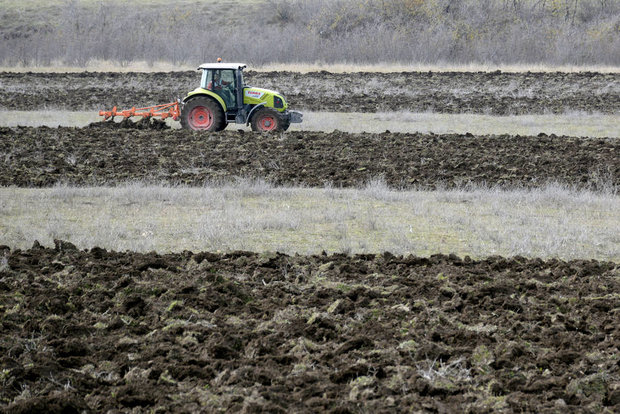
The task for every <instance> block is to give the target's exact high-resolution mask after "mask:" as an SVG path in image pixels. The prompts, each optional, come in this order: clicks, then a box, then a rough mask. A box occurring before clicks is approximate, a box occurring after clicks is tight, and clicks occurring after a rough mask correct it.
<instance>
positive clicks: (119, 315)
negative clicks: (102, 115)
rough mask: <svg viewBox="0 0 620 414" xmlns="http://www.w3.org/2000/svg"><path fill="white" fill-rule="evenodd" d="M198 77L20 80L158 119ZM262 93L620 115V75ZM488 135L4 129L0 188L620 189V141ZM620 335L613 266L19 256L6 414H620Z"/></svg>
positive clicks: (312, 105)
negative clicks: (161, 108)
mask: <svg viewBox="0 0 620 414" xmlns="http://www.w3.org/2000/svg"><path fill="white" fill-rule="evenodd" d="M198 81H199V79H198V74H197V73H193V72H176V73H146V74H145V73H129V74H120V73H81V74H33V73H0V109H19V110H40V109H66V110H96V109H99V108H111V107H112V106H114V105H118V106H124V107H131V106H136V105H141V104H143V105H149V104H156V103H163V102H170V101H172V100H174V99H176V98H177V97H179V96H183V95H184V94H185V93H186V92H187V91H189V90H190V89H193V88H194V87H196V86H197V83H198ZM248 83H251V84H253V85H256V86H261V87H266V88H273V89H276V90H280V91H282V93H283V94H284V95H285V96H286V97H287V99H288V100H289V103H290V104H291V107H293V108H295V109H297V108H299V109H304V108H305V109H311V110H316V111H319V110H322V111H325V110H327V111H343V112H347V111H348V112H374V111H395V110H404V111H412V112H416V111H428V110H432V111H436V112H445V113H488V114H541V113H563V112H566V111H569V112H570V111H586V112H601V113H610V114H617V113H619V111H620V74H598V73H570V74H563V73H499V72H498V73H398V74H381V73H359V74H332V73H327V72H317V73H309V74H295V73H286V72H283V73H276V72H265V73H258V72H249V73H248ZM134 126H135V125H134ZM141 126H144V125H141ZM156 126H157V127H161V125H160V124H157V125H156ZM471 132H472V133H474V134H469V133H468V134H465V135H436V134H419V133H416V134H398V133H391V132H389V131H386V132H385V133H381V134H349V133H343V132H339V131H334V132H333V133H324V132H288V133H286V134H278V135H275V136H266V135H259V134H254V133H248V132H239V131H234V128H230V130H229V131H225V132H223V133H217V134H201V133H194V132H189V131H183V130H169V129H161V128H160V129H158V128H146V129H136V128H133V129H130V128H120V125H119V124H100V123H98V124H92V125H91V126H90V127H87V128H46V127H38V128H30V127H28V128H26V127H18V128H0V185H1V186H23V187H46V186H51V185H54V184H55V183H59V182H62V183H66V184H70V185H114V184H118V183H121V182H126V181H133V180H144V181H150V182H156V183H160V182H168V183H182V184H188V185H202V184H204V183H205V182H209V181H218V180H223V181H228V180H231V179H232V178H234V177H238V176H242V177H256V178H261V179H266V180H268V181H270V182H272V183H273V184H276V185H304V186H325V185H333V186H334V187H351V186H359V185H363V184H364V183H365V182H367V181H369V180H371V179H373V178H376V177H383V179H385V181H386V182H387V183H388V184H389V185H391V186H395V187H405V188H409V187H418V188H422V189H435V188H439V187H448V188H450V187H457V186H462V185H465V184H468V183H475V184H483V185H498V186H505V187H511V186H525V187H535V186H539V185H541V184H544V183H546V182H549V181H555V182H560V183H566V184H569V185H573V186H575V187H577V188H588V189H595V190H596V189H598V188H599V187H600V186H604V187H605V188H606V189H607V190H609V189H610V188H612V189H613V188H614V186H615V188H617V186H618V185H620V143H619V141H618V137H610V138H607V139H590V138H575V137H565V136H562V137H558V136H555V135H544V134H541V135H539V136H508V135H502V136H492V135H490V136H482V135H475V132H476V131H471ZM86 202H88V201H86ZM3 206H4V204H3V203H2V200H0V220H5V219H6V220H8V218H7V217H6V215H3V214H4V213H5V212H6V210H5V209H4V207H3ZM6 214H8V212H7V213H6ZM0 224H1V223H0ZM0 227H1V226H0ZM54 237H56V236H54ZM58 237H62V236H58ZM3 243H6V242H3V240H2V239H1V238H0V245H1V244H3ZM103 247H105V246H103ZM619 321H620V270H619V268H618V265H617V264H615V263H611V262H598V261H594V260H579V261H571V262H565V261H561V260H548V261H543V260H541V259H536V258H523V257H514V258H502V257H497V256H493V257H489V258H486V259H483V260H471V259H470V258H469V257H464V258H459V257H456V256H454V255H450V256H443V255H433V256H430V257H428V258H421V257H415V256H412V255H408V256H394V255H393V254H391V253H388V252H386V253H383V254H367V255H355V256H351V255H344V254H342V255H326V254H323V255H315V256H300V255H295V256H287V255H283V254H278V253H261V254H258V253H251V252H227V253H208V252H202V253H192V252H189V251H183V252H181V253H175V254H168V255H159V254H157V253H155V252H153V253H149V254H139V253H135V252H130V251H127V252H124V253H120V252H113V251H107V250H105V249H104V248H99V247H96V248H93V249H91V250H83V251H82V250H78V249H77V248H76V247H75V246H74V245H72V244H71V243H70V242H69V241H59V240H56V241H55V247H54V248H46V247H42V246H41V245H40V244H39V243H38V242H34V245H33V247H32V248H31V249H28V250H17V249H14V248H11V247H10V246H0V411H2V412H7V413H30V412H47V413H61V412H62V413H78V412H156V413H164V412H247V413H251V412H269V413H278V412H281V413H288V412H331V413H360V412H405V411H406V412H409V411H414V412H435V413H446V412H592V413H594V412H610V413H611V412H620V354H619V353H618V338H619V336H620V323H619Z"/></svg>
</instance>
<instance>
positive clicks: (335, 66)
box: [0, 59, 620, 73]
mask: <svg viewBox="0 0 620 414" xmlns="http://www.w3.org/2000/svg"><path fill="white" fill-rule="evenodd" d="M201 63H204V62H198V61H197V62H194V64H187V63H182V64H174V63H172V62H162V61H157V62H152V63H148V62H146V61H135V62H130V63H127V64H125V65H120V64H119V63H118V62H114V61H102V60H97V59H93V60H91V61H89V62H88V63H87V64H86V65H85V66H84V67H78V66H68V65H66V64H65V63H63V62H61V61H58V62H54V63H52V64H51V65H47V66H19V65H18V66H0V71H3V72H38V73H50V72H51V73H56V72H60V73H62V72H78V73H79V72H85V71H88V72H175V71H179V72H181V71H192V70H195V69H196V68H197V67H198V65H200V64H201ZM248 70H255V71H258V72H271V71H276V72H279V71H289V72H298V73H308V72H318V71H322V70H325V71H328V72H332V73H350V72H380V73H391V72H429V71H430V72H495V71H498V70H500V71H502V72H508V73H520V72H528V71H529V72H564V73H573V72H599V73H620V67H618V66H603V65H544V64H522V65H516V64H512V65H497V64H492V63H488V64H480V63H471V64H455V63H443V64H432V65H430V64H419V63H411V64H397V63H389V62H379V63H367V64H357V63H347V62H343V63H331V64H328V63H320V62H317V63H271V64H266V65H260V66H249V67H248Z"/></svg>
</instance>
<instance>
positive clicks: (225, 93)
mask: <svg viewBox="0 0 620 414" xmlns="http://www.w3.org/2000/svg"><path fill="white" fill-rule="evenodd" d="M228 85H230V82H226V81H225V80H223V79H222V75H221V73H220V71H219V70H216V71H214V72H213V81H212V82H209V85H207V89H209V90H212V91H214V92H215V93H217V94H218V95H220V96H221V97H222V99H223V100H224V102H225V103H226V106H227V107H230V106H232V104H234V99H233V96H232V93H231V91H230V88H229V86H228Z"/></svg>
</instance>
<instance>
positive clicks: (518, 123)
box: [0, 110, 620, 137]
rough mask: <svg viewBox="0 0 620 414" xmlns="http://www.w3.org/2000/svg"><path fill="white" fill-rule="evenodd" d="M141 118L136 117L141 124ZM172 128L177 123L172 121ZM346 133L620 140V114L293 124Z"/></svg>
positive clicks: (90, 117) (47, 117) (327, 115)
mask: <svg viewBox="0 0 620 414" xmlns="http://www.w3.org/2000/svg"><path fill="white" fill-rule="evenodd" d="M138 119H139V118H134V120H138ZM101 120H102V118H101V117H100V116H99V115H98V113H97V112H96V111H52V110H48V111H0V126H10V127H14V126H18V125H21V126H33V127H36V126H49V127H57V126H59V125H60V126H75V127H83V126H86V125H88V124H89V123H91V122H98V121H101ZM167 123H168V125H170V126H171V127H172V128H180V124H179V123H178V122H174V121H172V120H167ZM228 128H229V129H243V130H249V127H246V126H244V125H236V124H233V125H229V126H228ZM335 129H338V130H340V131H344V132H352V133H355V132H377V133H378V132H384V131H385V130H390V131H392V132H408V133H410V132H434V133H437V134H444V133H457V134H464V133H466V132H472V133H475V134H478V135H486V134H510V135H537V134H538V133H540V132H544V133H546V134H552V133H553V134H556V135H568V136H588V137H620V114H616V115H604V114H587V113H583V112H573V113H567V114H564V115H553V114H552V115H518V116H492V115H477V114H440V113H430V112H427V113H412V112H383V113H356V112H352V113H339V112H308V111H304V122H303V123H302V124H293V125H292V126H291V131H326V132H330V131H333V130H335Z"/></svg>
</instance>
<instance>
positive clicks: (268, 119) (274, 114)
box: [251, 108, 289, 132]
mask: <svg viewBox="0 0 620 414" xmlns="http://www.w3.org/2000/svg"><path fill="white" fill-rule="evenodd" d="M288 124H289V122H288V120H285V119H284V118H283V117H282V115H280V112H278V111H276V110H275V109H273V108H261V109H259V110H258V111H256V113H255V114H254V115H253V116H252V121H251V125H252V131H256V132H282V131H286V130H287V129H288V127H289V125H288Z"/></svg>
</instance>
